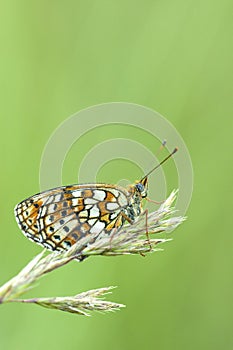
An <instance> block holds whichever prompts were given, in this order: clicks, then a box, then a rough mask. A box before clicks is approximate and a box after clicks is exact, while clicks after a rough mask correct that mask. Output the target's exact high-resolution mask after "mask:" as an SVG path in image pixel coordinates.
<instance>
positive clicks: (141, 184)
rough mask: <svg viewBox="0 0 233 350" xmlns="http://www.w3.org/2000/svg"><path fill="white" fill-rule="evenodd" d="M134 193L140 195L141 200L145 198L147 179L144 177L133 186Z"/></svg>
mask: <svg viewBox="0 0 233 350" xmlns="http://www.w3.org/2000/svg"><path fill="white" fill-rule="evenodd" d="M134 186H135V189H136V191H137V192H138V193H139V194H140V196H141V197H142V198H145V197H147V190H148V178H147V177H144V178H143V179H142V180H140V181H137V182H136V184H135V185H134Z"/></svg>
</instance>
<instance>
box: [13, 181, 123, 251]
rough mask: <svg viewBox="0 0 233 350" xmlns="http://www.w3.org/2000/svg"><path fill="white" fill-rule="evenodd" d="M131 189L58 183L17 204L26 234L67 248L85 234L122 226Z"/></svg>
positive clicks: (52, 247) (53, 247)
mask: <svg viewBox="0 0 233 350" xmlns="http://www.w3.org/2000/svg"><path fill="white" fill-rule="evenodd" d="M128 204H129V193H128V192H127V191H126V190H125V189H124V188H122V187H118V186H114V185H106V184H85V185H73V186H64V187H58V188H55V189H52V190H49V191H45V192H41V193H39V194H37V195H34V196H32V197H30V198H28V199H26V200H24V201H22V202H21V203H19V204H18V205H17V206H16V207H15V216H16V219H17V222H18V225H19V227H20V229H21V230H22V232H23V233H24V235H26V236H27V237H28V238H29V239H31V240H32V241H35V242H37V243H38V244H41V245H42V246H44V247H45V248H47V249H50V250H64V249H68V248H69V247H71V246H72V245H73V244H74V243H76V242H77V241H78V240H79V239H81V238H82V237H84V236H87V235H92V237H93V240H95V239H97V237H99V236H100V235H101V236H102V235H104V234H105V235H106V234H109V233H111V231H112V230H113V229H116V230H117V229H119V228H120V227H121V226H122V224H123V222H124V218H123V217H122V215H121V211H122V208H125V207H127V205H128Z"/></svg>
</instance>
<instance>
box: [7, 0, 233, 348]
mask: <svg viewBox="0 0 233 350" xmlns="http://www.w3.org/2000/svg"><path fill="white" fill-rule="evenodd" d="M232 11H233V3H232V1H230V0H223V1H216V0H215V1H210V0H206V1H193V0H192V1H184V0H179V1H178V0H175V1H152V0H151V1H144V2H139V1H138V2H135V1H129V0H126V1H101V0H100V1H90V0H86V1H74V0H72V1H11V0H10V1H1V2H0V16H1V21H0V37H1V55H0V70H1V73H0V77H1V86H0V96H1V104H0V116H1V147H0V152H1V181H0V186H1V202H0V212H1V241H0V242H1V243H0V251H1V254H0V272H1V273H0V282H1V283H4V282H5V281H6V280H8V279H9V278H10V277H12V276H13V275H14V274H16V273H17V272H18V271H19V270H20V269H21V268H22V267H23V266H24V265H25V264H26V263H27V262H28V261H29V260H30V259H31V258H32V257H33V256H34V255H35V254H37V253H38V252H39V251H40V250H41V249H40V247H39V246H37V245H35V244H32V243H31V242H30V241H28V240H27V239H26V238H24V236H23V235H22V234H21V232H20V231H19V229H18V228H17V225H16V222H15V219H14V215H13V208H14V206H15V204H16V203H17V202H19V201H21V200H22V199H24V198H26V197H27V196H29V195H32V194H34V193H36V192H38V191H39V179H38V174H39V165H40V158H41V154H42V151H43V148H44V146H45V144H46V142H47V140H48V139H49V137H50V135H51V133H52V132H53V131H54V129H55V128H56V127H57V126H58V125H59V124H60V123H61V122H63V121H64V120H65V119H66V118H67V117H69V116H70V115H71V114H73V113H75V112H77V111H78V110H80V109H82V108H85V107H89V106H91V105H94V104H99V103H103V102H112V101H125V102H132V103H137V104H141V105H144V106H147V107H149V108H152V109H154V110H157V111H158V112H160V113H161V114H162V115H164V116H165V117H166V118H167V119H168V120H169V121H170V122H171V123H173V125H174V126H175V127H176V128H177V130H178V131H179V133H180V134H181V135H182V137H183V139H184V141H185V142H186V144H187V147H188V149H189V152H190V155H191V158H192V161H193V166H194V175H195V182H194V192H193V198H192V202H191V205H190V207H189V211H188V213H187V214H188V220H187V222H185V223H184V224H183V225H182V226H181V227H180V228H178V229H177V230H176V232H175V233H174V240H173V242H171V243H169V244H167V245H166V246H164V248H165V250H164V252H162V253H156V254H152V255H149V256H147V257H146V258H142V257H140V256H135V257H134V256H129V257H118V258H104V257H96V258H91V259H87V260H86V261H85V262H84V263H82V264H81V265H77V264H75V263H72V264H69V265H68V266H66V267H64V268H62V269H60V270H58V271H55V272H54V273H52V274H51V275H49V276H47V277H46V278H45V279H43V280H42V281H41V283H40V285H39V286H38V287H37V288H36V289H34V290H33V291H31V292H30V293H29V294H28V295H30V296H52V295H59V296H61V295H71V294H76V293H77V292H81V291H85V290H88V289H92V288H97V287H102V286H109V285H117V286H119V288H118V289H117V290H115V291H114V294H113V295H112V296H111V297H109V299H110V300H114V301H118V302H122V303H125V304H126V305H127V308H126V309H124V310H122V311H120V312H117V313H114V314H112V313H110V314H107V315H102V314H97V313H96V314H94V315H93V317H89V318H84V317H81V316H74V315H71V314H66V313H62V312H59V311H52V310H51V311H50V310H46V309H43V308H41V307H36V306H33V305H20V304H19V305H17V304H9V305H2V306H1V310H0V348H1V349H5V350H12V349H17V350H21V349H24V350H27V349H34V350H39V349H51V350H52V349H56V350H60V349H67V350H72V349H80V348H84V349H96V350H97V349H114V350H115V349H154V348H156V349H165V350H167V349H205V350H207V349H211V350H213V349H229V350H230V349H232V348H233V307H232V306H233V302H232V287H233V278H232V243H233V239H232V232H231V231H232V229H230V225H229V224H230V220H229V218H230V217H231V216H232V213H231V211H232V207H231V206H230V205H229V204H230V197H231V198H232V193H231V192H230V189H232V187H231V186H232V183H231V180H232V161H231V160H230V159H229V152H232V126H233V125H232V120H233V118H232V115H233V108H232V78H233V76H232V61H233V57H232V56H233V55H232V52H233V51H232V35H233V32H232ZM114 131H115V130H114V129H113V130H111V132H112V133H113V134H114ZM122 133H124V137H129V138H130V137H133V134H132V133H131V131H130V130H127V128H125V129H124V130H122ZM101 135H102V136H103V135H105V131H104V130H101V128H99V129H98V130H96V134H95V135H93V134H92V133H90V134H89V135H88V134H87V135H86V136H85V138H83V139H81V140H80V144H79V146H78V144H77V149H78V147H80V149H81V150H84V149H86V150H88V149H89V147H90V146H91V145H92V144H93V138H94V139H95V138H96V139H98V138H100V139H101V137H102V136H101ZM117 137H119V130H118V131H117ZM145 142H146V135H145ZM152 151H153V149H152ZM82 152H83V151H82ZM76 153H77V152H76ZM76 155H77V154H76ZM77 159H78V160H79V161H81V159H80V156H79V155H77ZM73 160H74V162H71V161H67V163H66V167H65V169H64V184H65V183H69V182H75V179H76V176H77V173H76V170H77V166H78V164H77V163H75V155H73ZM74 163H75V168H74ZM122 167H124V169H125V171H126V169H129V167H128V164H123V163H119V176H121V175H122V172H123V170H124V169H123V170H122ZM114 169H117V168H116V167H115V168H114ZM132 169H134V168H132ZM167 169H169V166H168V168H167ZM135 171H136V170H135ZM137 171H138V170H137ZM171 171H172V170H171ZM135 174H136V173H135ZM137 176H138V173H137V174H136V176H134V174H132V180H133V179H134V178H135V177H137ZM168 176H169V174H168ZM101 177H102V180H103V179H104V178H106V182H115V181H116V179H115V177H116V173H115V170H114V176H113V174H112V172H111V168H110V167H109V166H106V167H105V169H103V171H102V173H101Z"/></svg>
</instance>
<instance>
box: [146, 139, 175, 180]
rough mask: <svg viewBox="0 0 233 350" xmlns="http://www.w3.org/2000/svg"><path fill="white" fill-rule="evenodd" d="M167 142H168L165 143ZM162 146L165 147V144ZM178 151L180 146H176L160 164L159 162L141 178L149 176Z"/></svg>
mask: <svg viewBox="0 0 233 350" xmlns="http://www.w3.org/2000/svg"><path fill="white" fill-rule="evenodd" d="M165 144H166V143H165ZM161 147H163V144H162V145H161ZM177 151H178V148H177V147H176V148H174V150H173V151H172V152H171V153H170V154H169V155H168V156H167V157H166V158H164V159H163V160H162V161H161V162H160V163H159V164H157V165H156V166H155V167H154V168H153V169H151V170H150V171H149V172H148V173H147V174H146V175H145V176H143V178H142V179H141V181H142V180H144V179H145V178H146V177H148V176H149V175H150V174H151V173H152V172H153V171H155V170H156V169H158V168H159V167H160V166H161V165H162V164H163V163H165V162H166V161H167V160H168V159H169V158H171V157H172V156H173V154H175V153H176V152H177Z"/></svg>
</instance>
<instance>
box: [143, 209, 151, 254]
mask: <svg viewBox="0 0 233 350" xmlns="http://www.w3.org/2000/svg"><path fill="white" fill-rule="evenodd" d="M148 213H149V211H148V209H145V210H144V212H143V213H142V215H145V216H146V237H147V242H148V245H149V247H150V251H151V250H152V245H151V242H150V237H149V231H148Z"/></svg>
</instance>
